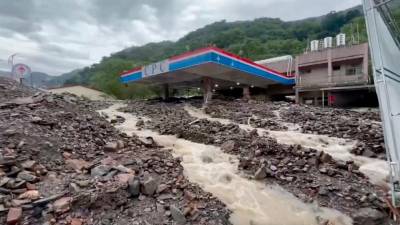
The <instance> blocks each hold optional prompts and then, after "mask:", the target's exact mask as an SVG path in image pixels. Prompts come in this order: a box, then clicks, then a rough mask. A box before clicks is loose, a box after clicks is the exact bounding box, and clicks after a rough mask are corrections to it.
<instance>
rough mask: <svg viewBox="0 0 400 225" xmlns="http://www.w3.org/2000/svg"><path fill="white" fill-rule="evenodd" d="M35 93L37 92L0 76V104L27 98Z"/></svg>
mask: <svg viewBox="0 0 400 225" xmlns="http://www.w3.org/2000/svg"><path fill="white" fill-rule="evenodd" d="M35 92H37V90H34V89H32V88H30V87H26V86H23V85H20V84H19V83H17V82H16V81H15V80H12V79H9V78H6V77H1V76H0V102H4V101H7V100H9V99H13V98H17V97H27V96H30V95H32V94H33V93H35Z"/></svg>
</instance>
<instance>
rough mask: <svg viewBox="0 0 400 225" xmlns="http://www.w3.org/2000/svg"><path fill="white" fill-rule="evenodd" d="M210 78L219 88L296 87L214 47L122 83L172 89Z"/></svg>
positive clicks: (127, 74)
mask: <svg viewBox="0 0 400 225" xmlns="http://www.w3.org/2000/svg"><path fill="white" fill-rule="evenodd" d="M205 77H207V78H211V79H212V80H213V81H214V83H216V84H218V85H219V86H220V87H229V86H232V85H238V84H243V85H248V86H255V87H262V88H263V87H267V86H268V85H271V84H281V85H293V84H294V83H295V79H294V77H293V76H286V75H284V74H281V73H279V72H276V71H273V70H271V69H269V68H267V67H265V66H263V65H259V64H257V63H254V62H253V61H250V60H248V59H244V58H241V57H239V56H237V55H234V54H232V53H229V52H226V51H224V50H222V49H219V48H215V47H207V48H202V49H198V50H195V51H192V52H187V53H184V54H181V55H178V56H174V57H171V58H169V59H166V60H163V61H160V62H157V63H153V64H150V65H146V66H142V67H139V68H135V69H132V70H129V71H124V72H123V73H122V74H121V77H120V79H121V82H122V83H125V84H126V83H130V82H136V83H143V84H152V85H159V84H168V85H169V86H171V87H200V86H201V85H202V80H203V78H205Z"/></svg>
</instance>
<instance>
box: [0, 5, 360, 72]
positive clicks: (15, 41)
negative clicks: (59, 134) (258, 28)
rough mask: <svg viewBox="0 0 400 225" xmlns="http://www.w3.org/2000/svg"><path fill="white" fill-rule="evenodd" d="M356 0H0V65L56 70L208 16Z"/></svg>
mask: <svg viewBox="0 0 400 225" xmlns="http://www.w3.org/2000/svg"><path fill="white" fill-rule="evenodd" d="M357 4H360V0H338V1H332V0H0V70H7V68H8V66H7V58H8V56H9V55H11V54H13V53H18V55H17V57H16V61H17V62H24V63H27V64H28V65H30V67H31V68H32V70H33V71H41V72H46V73H49V74H51V75H59V74H61V73H65V72H69V71H71V70H73V69H76V68H81V67H84V66H87V65H90V64H92V63H94V62H98V61H99V60H100V59H101V57H103V56H108V55H109V54H110V53H112V52H116V51H119V50H122V49H123V48H125V47H129V46H132V45H142V44H145V43H148V42H156V41H162V40H177V39H179V38H180V37H182V36H183V35H185V34H186V33H188V32H190V31H192V30H195V29H197V28H200V27H202V26H204V25H206V24H209V23H212V22H215V21H219V20H222V19H226V20H227V21H235V20H249V19H254V18H258V17H275V18H276V17H279V18H281V19H283V20H286V21H287V20H297V19H302V18H306V17H311V16H319V15H322V14H326V13H328V12H330V11H332V10H342V9H346V8H349V7H352V6H355V5H357Z"/></svg>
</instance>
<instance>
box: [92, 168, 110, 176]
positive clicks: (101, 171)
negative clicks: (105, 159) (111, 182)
mask: <svg viewBox="0 0 400 225" xmlns="http://www.w3.org/2000/svg"><path fill="white" fill-rule="evenodd" d="M110 170H111V166H107V165H99V166H96V167H95V168H93V169H92V170H91V171H90V175H91V176H92V177H101V176H104V175H106V174H107V173H108V172H109V171H110Z"/></svg>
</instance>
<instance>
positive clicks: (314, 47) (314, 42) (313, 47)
mask: <svg viewBox="0 0 400 225" xmlns="http://www.w3.org/2000/svg"><path fill="white" fill-rule="evenodd" d="M318 48H319V41H318V40H312V41H311V51H312V52H314V51H318Z"/></svg>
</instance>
